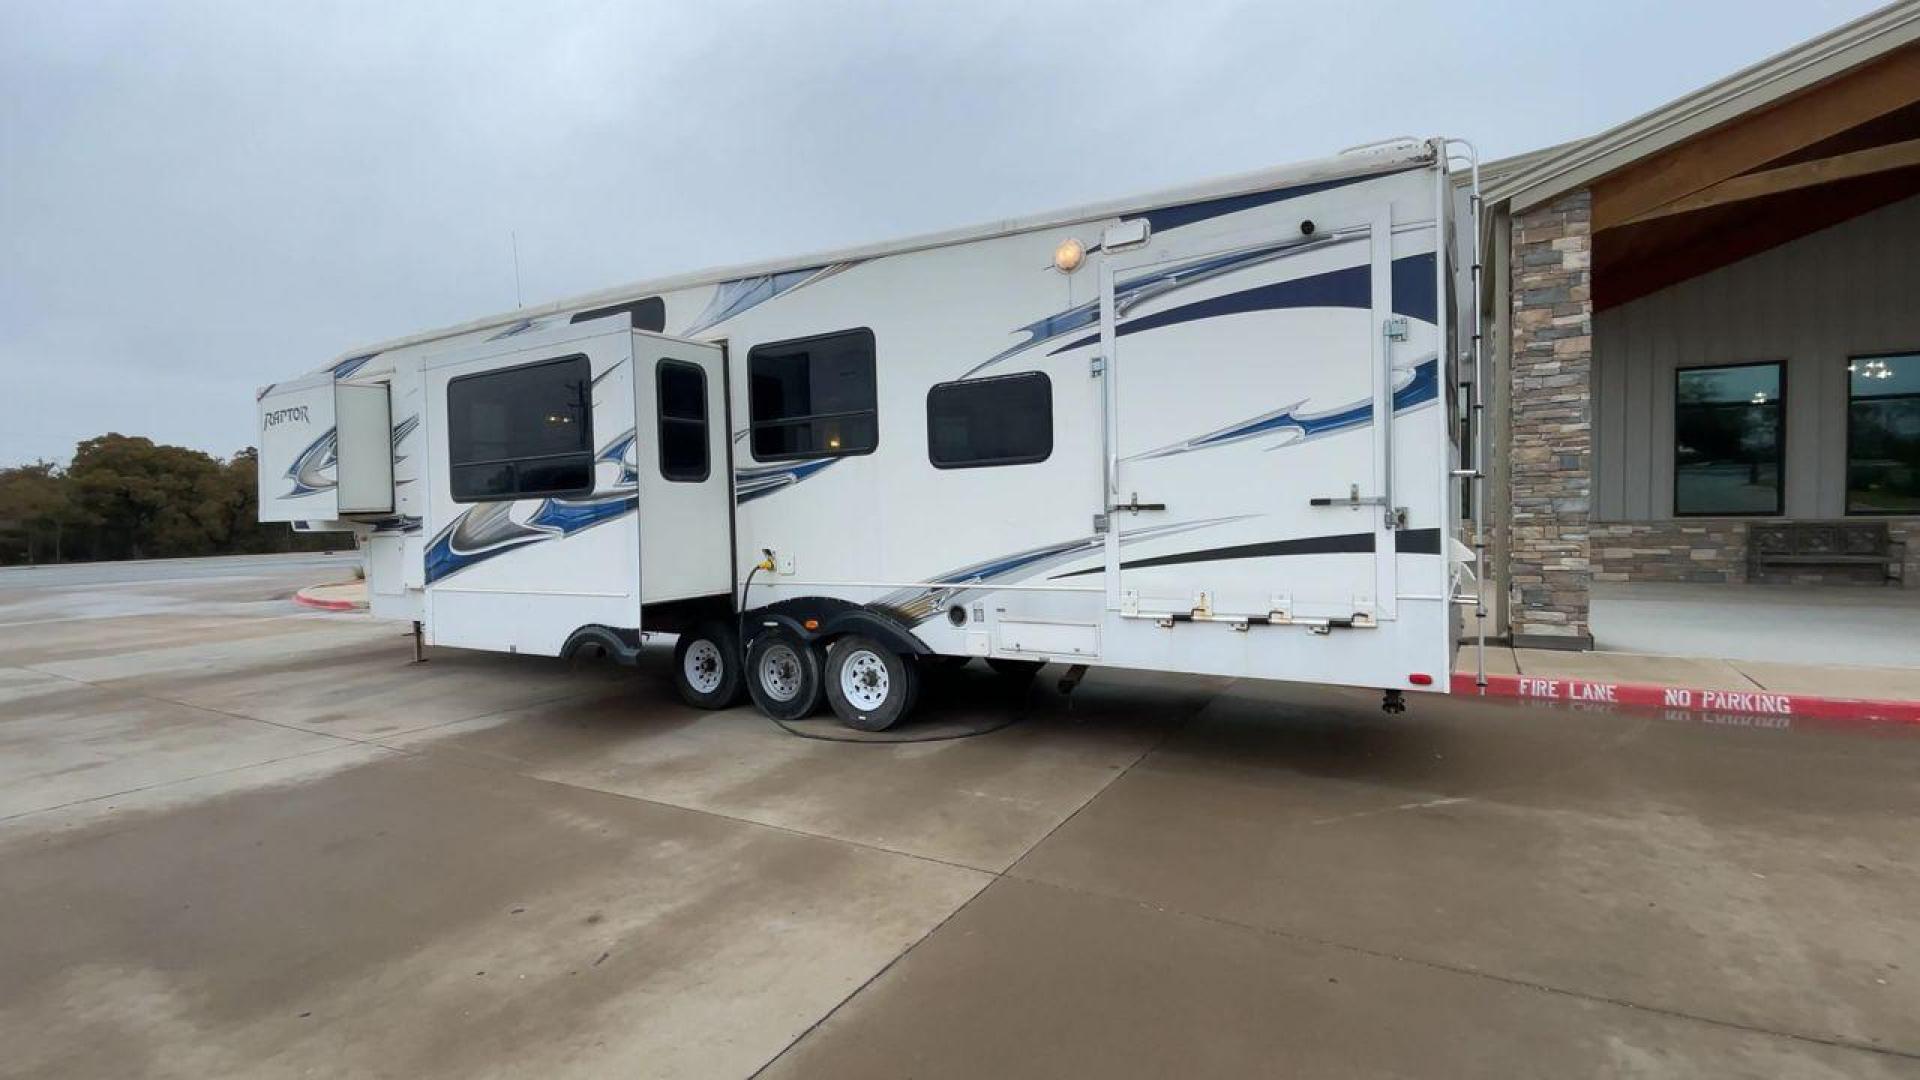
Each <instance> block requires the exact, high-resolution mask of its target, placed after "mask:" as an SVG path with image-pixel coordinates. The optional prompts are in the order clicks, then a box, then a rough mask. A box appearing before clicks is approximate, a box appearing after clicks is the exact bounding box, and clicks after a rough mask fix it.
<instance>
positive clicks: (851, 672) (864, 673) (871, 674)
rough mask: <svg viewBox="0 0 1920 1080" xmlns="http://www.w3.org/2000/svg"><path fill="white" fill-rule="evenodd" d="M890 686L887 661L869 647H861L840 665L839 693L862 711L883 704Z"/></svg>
mask: <svg viewBox="0 0 1920 1080" xmlns="http://www.w3.org/2000/svg"><path fill="white" fill-rule="evenodd" d="M891 688H892V680H891V679H889V678H888V676H887V662H886V661H885V660H883V659H881V658H880V656H879V655H878V654H876V653H875V652H873V650H871V649H861V650H860V651H858V652H856V653H854V654H853V655H851V656H849V657H847V659H846V662H845V663H843V664H841V665H840V693H841V695H842V696H843V697H845V698H846V699H847V703H848V704H850V705H852V706H853V707H854V708H856V709H859V710H860V711H862V712H872V711H874V710H875V709H878V708H879V707H881V706H882V705H885V704H886V703H887V694H888V692H889V691H890V690H891Z"/></svg>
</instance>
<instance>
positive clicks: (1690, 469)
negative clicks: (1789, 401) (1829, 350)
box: [1673, 363, 1786, 515]
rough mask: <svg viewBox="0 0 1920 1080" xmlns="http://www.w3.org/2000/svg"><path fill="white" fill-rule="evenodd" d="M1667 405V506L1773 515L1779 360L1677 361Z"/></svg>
mask: <svg viewBox="0 0 1920 1080" xmlns="http://www.w3.org/2000/svg"><path fill="white" fill-rule="evenodd" d="M1676 374H1677V376H1678V378H1677V382H1676V384H1675V388H1674V407H1673V426H1674V434H1673V443H1674V467H1673V512H1674V513H1675V514H1729V515H1731V514H1778V513H1780V512H1781V510H1782V509H1783V505H1784V504H1783V502H1782V491H1783V487H1784V485H1783V484H1782V483H1781V477H1782V470H1781V462H1782V461H1783V460H1784V455H1783V453H1782V451H1783V448H1784V446H1785V442H1786V439H1785V436H1786V426H1785V419H1786V410H1785V400H1786V392H1785V391H1786V386H1785V382H1784V379H1785V375H1784V373H1783V371H1782V370H1781V366H1780V365H1779V364H1777V363H1775V364H1734V365H1730V366H1727V367H1702V368H1681V369H1680V370H1679V371H1678V372H1677V373H1676Z"/></svg>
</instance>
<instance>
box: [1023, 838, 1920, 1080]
mask: <svg viewBox="0 0 1920 1080" xmlns="http://www.w3.org/2000/svg"><path fill="white" fill-rule="evenodd" d="M1005 876H1007V877H1011V878H1013V879H1014V880H1016V881H1021V882H1025V883H1027V884H1031V885H1038V886H1041V887H1043V888H1048V889H1055V890H1058V891H1060V892H1067V893H1075V894H1078V895H1082V896H1091V897H1096V898H1098V899H1102V900H1110V901H1113V902H1114V903H1120V904H1128V905H1131V906H1133V907H1137V908H1140V909H1141V910H1143V911H1147V912H1151V913H1154V914H1158V915H1168V914H1170V915H1176V916H1180V917H1183V918H1189V919H1197V920H1200V921H1201V922H1210V923H1215V924H1217V925H1220V926H1228V927H1233V928H1234V929H1238V930H1245V931H1248V932H1249V933H1255V934H1264V935H1268V936H1271V937H1277V938H1284V939H1286V940H1288V941H1297V942H1301V943H1304V944H1308V945H1319V946H1321V947H1323V948H1329V949H1338V950H1340V951H1342V952H1350V953H1354V954H1356V955H1360V956H1369V957H1373V958H1374V959H1377V960H1390V961H1394V962H1397V963H1403V964H1413V965H1415V966H1418V967H1423V968H1429V969H1431V970H1434V971H1444V972H1448V973H1450V974H1454V975H1465V976H1469V977H1471V978H1476V979H1486V980H1488V981H1490V982H1497V983H1503V984H1505V985H1508V986H1517V987H1520V988H1522V989H1527V990H1536V991H1539V992H1541V993H1546V994H1557V995H1559V996H1561V997H1569V998H1574V999H1576V1000H1579V1001H1591V1002H1596V1003H1598V1004H1603V1005H1614V1006H1618V1007H1619V1008H1623V1009H1633V1010H1636V1011H1638V1012H1645V1013H1652V1014H1655V1015H1657V1016H1667V1017H1672V1018H1674V1019H1676V1020H1690V1021H1693V1022H1694V1023H1698V1024H1710V1025H1712V1026H1714V1027H1723V1028H1730V1029H1732V1030H1735V1031H1745V1032H1749V1033H1751V1034H1755V1035H1768V1036H1772V1037H1774V1038H1777V1039H1792V1040H1794V1041H1797V1042H1807V1043H1817V1044H1819V1045H1821V1046H1832V1047H1836V1048H1838V1049H1842V1050H1857V1051H1860V1052H1862V1053H1868V1054H1882V1055H1885V1056H1887V1057H1896V1058H1903V1059H1906V1060H1911V1061H1920V1050H1903V1049H1899V1048H1897V1047H1891V1046H1874V1045H1871V1044H1868V1043H1860V1042H1854V1041H1852V1040H1850V1039H1844V1038H1840V1037H1839V1036H1831V1035H1812V1034H1808V1033H1805V1032H1798V1031H1782V1030H1779V1029H1777V1028H1769V1027H1762V1026H1760V1025H1758V1024H1750V1023H1746V1022H1744V1021H1740V1020H1726V1019H1722V1018H1720V1017H1715V1016H1703V1015H1701V1014H1699V1013H1692V1012H1687V1011H1685V1010H1682V1009H1675V1008H1671V1007H1668V1006H1664V1005H1645V1004H1641V1003H1640V1002H1637V1001H1629V1000H1627V999H1626V998H1619V997H1612V996H1610V995H1607V994H1595V993H1589V992H1588V991H1585V990H1574V989H1571V988H1568V987H1564V986H1554V985H1553V984H1551V983H1543V982H1535V981H1533V980H1531V979H1522V978H1518V977H1516V976H1512V975H1501V974H1498V973H1496V972H1492V971H1487V970H1485V969H1483V968H1472V967H1462V966H1459V965H1455V964H1450V963H1447V962H1446V961H1443V960H1425V959H1422V958H1420V957H1417V956H1403V955H1401V954H1399V953H1390V952H1384V951H1382V950H1379V949H1369V948H1367V947H1366V946H1364V945H1354V944H1350V943H1348V942H1344V941H1336V940H1334V939H1332V938H1322V937H1316V936H1314V935H1312V934H1303V933H1300V932H1299V931H1297V930H1282V929H1278V928H1276V927H1271V926H1257V925H1254V924H1253V923H1244V922H1240V921H1238V920H1236V919H1229V918H1225V917H1222V916H1219V915H1208V914H1206V913H1204V912H1198V911H1188V910H1187V909H1185V908H1177V907H1168V906H1164V905H1160V904H1155V903H1152V902H1150V901H1146V900H1141V899H1138V898H1135V897H1131V896H1115V895H1113V894H1111V893H1105V892H1101V891H1100V890H1098V889H1086V888H1081V887H1079V886H1077V885H1066V884H1062V883H1060V882H1057V881H1047V880H1043V879H1041V878H1034V877H1022V876H1016V875H1013V874H1008V875H1005Z"/></svg>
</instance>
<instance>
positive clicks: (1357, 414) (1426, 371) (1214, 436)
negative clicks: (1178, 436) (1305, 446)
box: [1123, 358, 1440, 461]
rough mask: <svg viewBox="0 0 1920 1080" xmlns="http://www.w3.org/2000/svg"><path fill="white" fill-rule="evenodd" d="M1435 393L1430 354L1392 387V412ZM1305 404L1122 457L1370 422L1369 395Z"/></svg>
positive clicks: (1435, 369)
mask: <svg viewBox="0 0 1920 1080" xmlns="http://www.w3.org/2000/svg"><path fill="white" fill-rule="evenodd" d="M1439 394H1440V362H1439V361H1438V360H1437V359H1433V358H1428V359H1426V360H1422V361H1421V362H1420V363H1418V364H1416V365H1414V367H1413V370H1412V371H1411V372H1409V373H1408V377H1407V380H1406V381H1405V382H1403V383H1401V384H1400V385H1399V386H1397V387H1395V388H1394V391H1393V411H1394V412H1396V413H1403V412H1407V411H1409V410H1411V409H1414V408H1416V407H1418V406H1420V405H1424V404H1426V403H1427V402H1430V401H1433V400H1434V399H1435V398H1437V397H1438V396H1439ZM1305 404H1306V402H1304V401H1299V402H1295V403H1294V404H1292V405H1288V406H1287V407H1286V408H1283V409H1276V410H1274V411H1273V412H1270V413H1263V414H1261V415H1260V416H1256V417H1253V418H1252V419H1250V420H1242V421H1240V422H1239V423H1236V424H1232V425H1230V426H1228V427H1224V428H1221V429H1220V430H1218V431H1210V432H1208V433H1207V434H1205V435H1196V436H1194V437H1193V438H1191V439H1186V440H1184V441H1181V442H1177V443H1173V444H1170V445H1168V446H1162V447H1157V448H1155V449H1152V450H1146V451H1142V452H1141V453H1138V454H1130V455H1128V456H1127V457H1126V458H1124V459H1123V460H1126V461H1149V460H1152V459H1154V458H1163V457H1171V456H1173V455H1175V454H1185V453H1188V452H1190V451H1194V450H1211V449H1213V448H1214V447H1216V446H1226V445H1228V444H1229V443H1237V442H1243V441H1245V440H1247V439H1254V438H1259V437H1260V436H1262V435H1277V434H1282V433H1287V432H1291V433H1293V434H1295V435H1297V436H1298V437H1297V438H1295V439H1291V440H1289V441H1286V442H1281V443H1277V444H1275V445H1273V446H1271V447H1268V449H1270V450H1278V449H1280V448H1281V447H1285V446H1292V445H1293V444H1294V443H1297V442H1305V441H1306V440H1308V439H1315V438H1319V437H1320V436H1322V435H1331V434H1333V433H1334V432H1337V431H1346V430H1348V429H1350V428H1357V427H1366V426H1368V425H1370V424H1372V423H1373V399H1372V398H1367V399H1365V400H1362V401H1356V402H1353V403H1351V404H1347V405H1342V406H1339V407H1337V408H1333V409H1327V410H1323V411H1319V412H1301V411H1300V407H1301V406H1302V405H1305Z"/></svg>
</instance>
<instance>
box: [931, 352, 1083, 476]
mask: <svg viewBox="0 0 1920 1080" xmlns="http://www.w3.org/2000/svg"><path fill="white" fill-rule="evenodd" d="M1052 453H1053V383H1052V382H1051V381H1050V380H1049V379H1048V378H1047V376H1046V374H1045V373H1044V372H1039V371H1030V372H1027V373H1026V374H1023V375H1003V376H1000V377H999V378H994V379H972V380H968V381H966V382H950V383H941V384H940V385H938V386H936V387H934V388H933V389H932V390H929V391H927V457H928V458H930V459H931V460H932V461H933V464H934V466H935V467H936V468H941V469H973V468H979V467H982V466H986V465H1026V464H1031V463H1032V462H1036V461H1045V460H1047V457H1048V456H1049V455H1051V454H1052Z"/></svg>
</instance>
